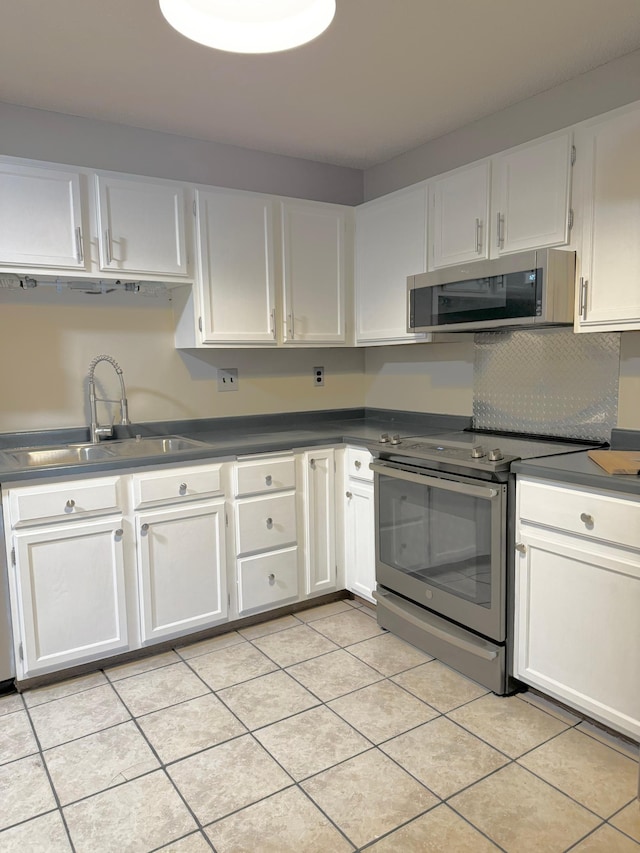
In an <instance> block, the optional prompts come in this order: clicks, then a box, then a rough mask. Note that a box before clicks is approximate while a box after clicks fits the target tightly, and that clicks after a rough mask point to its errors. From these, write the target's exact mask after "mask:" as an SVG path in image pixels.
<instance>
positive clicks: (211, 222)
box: [196, 189, 277, 345]
mask: <svg viewBox="0 0 640 853" xmlns="http://www.w3.org/2000/svg"><path fill="white" fill-rule="evenodd" d="M273 204H274V203H273V200H272V199H271V198H270V197H269V196H265V195H254V194H251V193H239V192H232V191H227V190H216V189H198V190H197V191H196V239H197V258H198V268H197V281H198V286H199V288H200V294H201V301H202V305H201V312H202V314H201V316H202V342H203V343H244V344H263V345H265V344H271V345H275V344H276V343H277V340H276V303H275V294H276V287H275V276H274V258H273V255H274V240H273Z"/></svg>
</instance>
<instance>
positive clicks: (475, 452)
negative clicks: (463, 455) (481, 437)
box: [471, 444, 487, 459]
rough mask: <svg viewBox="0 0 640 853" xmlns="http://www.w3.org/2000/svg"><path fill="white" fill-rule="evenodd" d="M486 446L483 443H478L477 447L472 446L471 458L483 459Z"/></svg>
mask: <svg viewBox="0 0 640 853" xmlns="http://www.w3.org/2000/svg"><path fill="white" fill-rule="evenodd" d="M486 455H487V454H486V453H485V450H484V447H483V446H482V445H481V444H478V445H477V446H476V447H473V448H471V458H472V459H482V457H483V456H486Z"/></svg>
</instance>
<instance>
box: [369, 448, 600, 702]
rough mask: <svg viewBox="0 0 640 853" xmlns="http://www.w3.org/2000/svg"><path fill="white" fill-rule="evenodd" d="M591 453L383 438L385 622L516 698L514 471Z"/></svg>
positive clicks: (379, 477)
mask: <svg viewBox="0 0 640 853" xmlns="http://www.w3.org/2000/svg"><path fill="white" fill-rule="evenodd" d="M584 447H585V445H584V443H582V444H577V443H570V442H559V441H553V440H542V439H523V438H515V437H509V436H501V435H500V436H499V435H496V434H487V433H481V432H474V431H468V432H454V433H444V434H441V435H432V436H426V437H424V438H420V437H417V438H406V439H400V438H399V437H397V436H394V437H393V438H391V439H390V438H389V437H388V436H382V439H381V441H380V443H379V444H378V446H377V447H376V448H373V452H374V455H375V456H376V457H377V458H376V459H375V460H374V462H373V463H372V465H371V467H372V469H373V471H374V492H375V511H376V581H377V590H376V592H375V594H374V595H375V598H376V600H377V602H378V607H377V614H378V623H379V624H380V625H381V626H382V627H384V628H387V629H388V630H390V631H391V632H392V633H394V634H397V635H398V636H400V637H403V638H404V639H406V640H408V641H409V642H411V643H413V644H414V645H415V646H418V647H419V648H422V649H424V651H426V652H428V653H429V654H432V655H433V656H434V657H436V658H438V659H439V660H442V661H443V662H444V663H447V664H449V665H450V666H452V667H453V668H455V669H458V670H459V671H461V672H463V673H465V674H466V675H468V676H469V677H470V678H473V679H474V680H476V681H479V682H480V683H481V684H484V685H486V686H487V687H488V688H489V689H491V690H493V691H494V692H495V693H499V694H503V693H507V692H509V689H510V682H509V678H508V673H509V670H510V661H509V655H510V651H511V650H510V644H509V624H508V623H509V616H508V610H509V594H510V575H511V572H512V562H513V559H512V557H513V550H514V543H513V539H512V527H513V525H512V523H511V522H512V519H511V511H512V507H513V497H514V491H515V480H514V477H513V475H511V474H510V472H509V468H510V465H511V463H512V462H513V461H515V460H516V459H523V458H524V459H529V458H533V457H538V456H550V455H554V454H559V453H569V452H572V451H577V450H583V449H584Z"/></svg>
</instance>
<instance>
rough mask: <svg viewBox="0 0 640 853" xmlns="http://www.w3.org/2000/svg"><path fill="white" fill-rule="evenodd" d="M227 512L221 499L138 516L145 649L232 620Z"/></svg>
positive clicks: (173, 507) (141, 621) (142, 631)
mask: <svg viewBox="0 0 640 853" xmlns="http://www.w3.org/2000/svg"><path fill="white" fill-rule="evenodd" d="M224 507H225V502H224V498H218V499H216V500H212V501H205V502H203V503H195V504H187V505H186V506H178V507H176V506H171V507H167V508H164V507H163V508H160V509H156V510H148V511H146V512H140V513H137V514H136V519H135V521H136V540H137V551H138V561H137V569H138V584H139V588H140V636H141V639H142V643H143V644H146V643H152V642H154V641H157V640H162V639H165V638H168V637H174V636H176V634H184V633H186V632H188V631H197V630H199V629H202V628H208V627H210V626H211V625H215V624H216V623H218V622H223V621H225V620H226V618H227V585H226V568H225V563H226V561H225V555H224V541H225V540H224Z"/></svg>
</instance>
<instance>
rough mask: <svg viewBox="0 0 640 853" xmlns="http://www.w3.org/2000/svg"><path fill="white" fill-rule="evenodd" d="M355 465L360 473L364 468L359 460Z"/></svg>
mask: <svg viewBox="0 0 640 853" xmlns="http://www.w3.org/2000/svg"><path fill="white" fill-rule="evenodd" d="M353 464H354V465H355V467H356V470H357V471H359V470H360V469H361V468H362V462H360V460H359V459H356V461H355V462H354V463H353Z"/></svg>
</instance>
